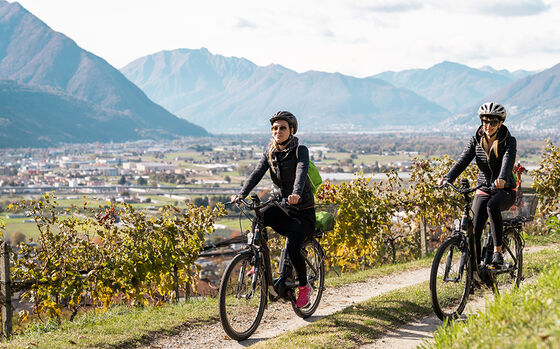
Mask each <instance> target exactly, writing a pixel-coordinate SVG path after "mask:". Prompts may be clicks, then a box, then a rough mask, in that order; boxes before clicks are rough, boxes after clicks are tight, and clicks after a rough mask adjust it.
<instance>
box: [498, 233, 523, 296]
mask: <svg viewBox="0 0 560 349" xmlns="http://www.w3.org/2000/svg"><path fill="white" fill-rule="evenodd" d="M502 256H503V257H504V264H503V266H502V268H501V269H499V270H495V271H493V273H495V274H494V293H495V294H500V290H507V289H510V288H512V287H519V284H520V283H521V280H522V278H523V244H522V241H521V237H520V236H519V234H518V233H517V232H516V231H512V230H510V231H507V230H506V231H504V235H503V238H502Z"/></svg>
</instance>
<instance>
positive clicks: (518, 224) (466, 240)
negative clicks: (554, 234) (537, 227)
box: [430, 179, 536, 321]
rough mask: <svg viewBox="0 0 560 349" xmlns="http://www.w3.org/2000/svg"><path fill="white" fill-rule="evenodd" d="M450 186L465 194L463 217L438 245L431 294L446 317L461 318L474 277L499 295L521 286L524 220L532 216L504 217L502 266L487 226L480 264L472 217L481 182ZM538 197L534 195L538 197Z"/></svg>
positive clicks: (446, 184) (433, 305) (462, 182)
mask: <svg viewBox="0 0 560 349" xmlns="http://www.w3.org/2000/svg"><path fill="white" fill-rule="evenodd" d="M443 187H450V188H452V189H453V190H454V191H455V192H457V193H459V194H461V195H463V201H464V207H463V214H462V216H461V220H458V219H457V220H455V227H454V229H453V231H452V233H451V235H450V237H449V238H448V239H447V240H445V241H444V242H443V243H442V244H441V246H440V247H439V248H438V250H437V252H436V255H435V257H434V260H433V262H432V268H431V273H430V294H431V300H432V308H433V309H434V312H435V313H436V315H437V316H438V317H439V318H440V319H441V320H442V321H443V320H445V319H449V320H453V319H456V318H458V317H459V316H460V315H461V314H462V312H463V310H464V309H465V307H466V304H467V299H468V297H469V294H470V293H471V292H472V291H473V288H472V287H473V286H474V285H472V281H473V279H475V280H476V282H478V283H482V282H484V283H486V284H487V285H488V286H490V287H491V288H492V290H493V292H494V294H495V295H497V294H499V293H500V290H503V289H505V288H507V287H510V286H514V287H518V286H519V284H520V283H521V281H522V279H523V247H524V243H525V242H524V240H523V237H522V228H523V223H525V222H527V221H530V220H531V219H532V217H530V216H523V215H519V216H517V217H513V218H504V219H503V226H504V231H503V237H502V255H503V257H504V264H503V266H502V267H501V268H493V267H492V266H491V258H492V252H493V249H494V247H493V243H492V237H491V236H490V232H489V229H487V230H486V236H485V239H484V244H483V249H482V253H481V255H482V256H484V258H483V259H482V261H481V263H480V265H478V263H477V261H478V256H477V250H476V247H475V246H476V245H475V234H474V231H473V223H472V219H471V215H470V213H471V205H470V204H471V201H472V198H471V194H472V193H473V192H475V191H476V190H477V189H480V187H481V186H477V187H475V188H470V187H469V182H468V180H466V179H463V180H462V181H461V187H460V188H458V187H456V186H454V185H453V184H451V183H449V182H444V184H443V185H442V186H441V187H438V188H443ZM535 198H536V197H533V198H532V199H533V200H534V199H535ZM534 201H535V203H531V204H530V206H531V207H532V209H531V208H530V209H529V211H531V210H532V214H534V206H536V200H534Z"/></svg>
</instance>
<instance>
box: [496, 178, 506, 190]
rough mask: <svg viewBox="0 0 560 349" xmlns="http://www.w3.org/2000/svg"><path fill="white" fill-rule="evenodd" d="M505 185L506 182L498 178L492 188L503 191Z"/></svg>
mask: <svg viewBox="0 0 560 349" xmlns="http://www.w3.org/2000/svg"><path fill="white" fill-rule="evenodd" d="M505 185H506V181H504V180H503V179H501V178H498V179H496V180H495V181H494V188H496V189H503V188H504V186H505Z"/></svg>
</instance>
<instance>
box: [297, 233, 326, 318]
mask: <svg viewBox="0 0 560 349" xmlns="http://www.w3.org/2000/svg"><path fill="white" fill-rule="evenodd" d="M302 253H303V254H304V257H305V264H306V267H307V282H308V283H309V284H310V285H311V287H312V288H313V291H312V292H311V295H310V296H309V306H308V307H305V308H298V307H296V303H295V299H294V300H292V308H293V309H294V312H295V313H296V314H297V316H299V317H301V318H304V319H305V318H308V317H310V316H311V315H313V313H314V312H315V311H316V310H317V308H318V307H319V303H320V302H321V297H322V296H323V289H324V287H325V257H324V254H323V250H322V249H321V246H320V245H319V242H317V240H315V239H311V240H310V241H308V242H306V243H305V244H304V246H303V249H302Z"/></svg>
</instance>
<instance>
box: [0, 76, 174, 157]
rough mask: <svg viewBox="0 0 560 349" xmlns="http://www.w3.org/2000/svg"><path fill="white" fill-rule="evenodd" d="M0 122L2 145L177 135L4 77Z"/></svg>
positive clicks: (0, 94)
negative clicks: (147, 126)
mask: <svg viewBox="0 0 560 349" xmlns="http://www.w3.org/2000/svg"><path fill="white" fill-rule="evenodd" d="M0 125H1V126H2V127H0V147H1V148H5V147H10V148H11V147H29V146H32V147H42V146H49V145H55V144H57V143H61V142H62V143H84V142H110V141H113V140H125V141H126V140H134V139H138V138H139V136H141V137H146V138H158V137H171V136H173V134H171V133H169V132H168V131H165V130H163V129H156V128H154V129H149V128H146V127H144V125H142V124H140V123H138V121H137V120H135V119H134V118H132V117H131V116H130V115H129V114H127V113H124V112H117V111H115V110H112V109H104V108H101V107H99V106H97V105H95V104H93V103H91V102H88V101H84V100H80V99H77V98H75V97H72V96H69V95H66V94H63V93H61V92H60V91H56V90H53V89H48V88H40V87H32V86H24V85H20V84H18V83H16V82H14V81H9V80H0ZM137 130H138V131H137Z"/></svg>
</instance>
